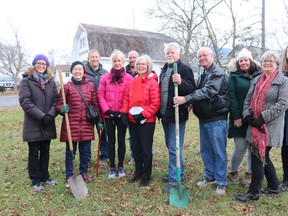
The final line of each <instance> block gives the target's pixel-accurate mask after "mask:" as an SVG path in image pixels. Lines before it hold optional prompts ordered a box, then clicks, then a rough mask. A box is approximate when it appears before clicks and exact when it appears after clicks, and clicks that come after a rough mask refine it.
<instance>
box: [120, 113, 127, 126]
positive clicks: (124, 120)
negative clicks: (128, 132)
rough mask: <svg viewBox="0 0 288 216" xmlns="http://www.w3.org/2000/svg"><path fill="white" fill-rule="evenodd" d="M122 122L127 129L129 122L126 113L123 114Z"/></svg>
mask: <svg viewBox="0 0 288 216" xmlns="http://www.w3.org/2000/svg"><path fill="white" fill-rule="evenodd" d="M121 122H122V124H123V125H125V127H127V126H128V120H127V114H126V113H122V114H121Z"/></svg>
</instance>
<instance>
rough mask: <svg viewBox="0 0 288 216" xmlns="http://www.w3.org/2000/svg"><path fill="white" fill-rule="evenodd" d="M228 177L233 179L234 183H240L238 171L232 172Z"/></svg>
mask: <svg viewBox="0 0 288 216" xmlns="http://www.w3.org/2000/svg"><path fill="white" fill-rule="evenodd" d="M227 179H229V180H231V181H232V182H233V183H234V184H240V179H239V176H238V171H234V172H230V173H229V175H228V177H227Z"/></svg>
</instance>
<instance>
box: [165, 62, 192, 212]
mask: <svg viewBox="0 0 288 216" xmlns="http://www.w3.org/2000/svg"><path fill="white" fill-rule="evenodd" d="M173 70H174V74H177V64H176V63H174V64H173ZM174 94H175V97H177V96H178V84H177V83H176V82H175V83H174ZM175 134H176V169H177V170H176V171H177V183H178V186H177V187H172V188H171V189H170V197H169V203H170V205H171V206H176V207H178V208H183V207H186V206H187V205H188V201H189V191H188V190H187V189H186V188H184V187H183V186H182V185H181V178H180V173H181V166H180V143H179V107H178V106H176V107H175Z"/></svg>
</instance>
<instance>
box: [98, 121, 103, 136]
mask: <svg viewBox="0 0 288 216" xmlns="http://www.w3.org/2000/svg"><path fill="white" fill-rule="evenodd" d="M100 130H102V132H103V130H104V125H103V123H102V122H98V123H97V131H98V133H99V132H100Z"/></svg>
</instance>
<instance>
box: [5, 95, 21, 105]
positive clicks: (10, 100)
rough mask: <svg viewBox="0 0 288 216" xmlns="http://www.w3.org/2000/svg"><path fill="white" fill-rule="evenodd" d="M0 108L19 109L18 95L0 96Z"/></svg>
mask: <svg viewBox="0 0 288 216" xmlns="http://www.w3.org/2000/svg"><path fill="white" fill-rule="evenodd" d="M0 107H20V105H19V101H18V95H7V96H6V95H4V96H2V95H0Z"/></svg>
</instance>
